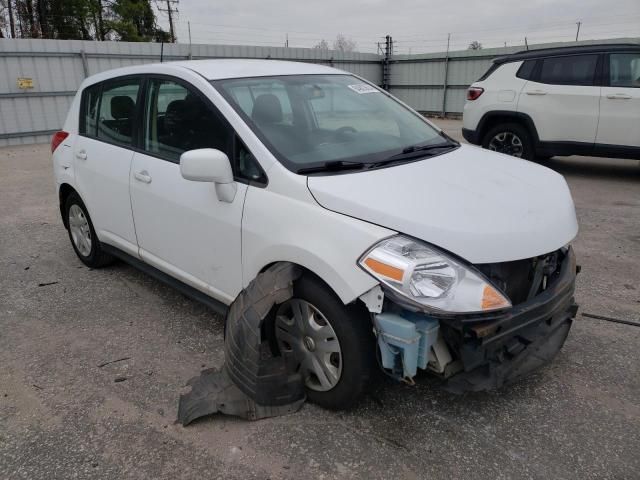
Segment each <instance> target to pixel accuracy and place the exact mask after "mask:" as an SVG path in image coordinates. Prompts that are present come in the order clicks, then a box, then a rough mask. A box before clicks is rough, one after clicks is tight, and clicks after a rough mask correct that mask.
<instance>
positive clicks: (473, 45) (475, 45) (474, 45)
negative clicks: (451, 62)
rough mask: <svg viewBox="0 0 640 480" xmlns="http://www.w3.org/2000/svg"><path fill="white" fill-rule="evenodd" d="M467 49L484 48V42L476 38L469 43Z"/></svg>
mask: <svg viewBox="0 0 640 480" xmlns="http://www.w3.org/2000/svg"><path fill="white" fill-rule="evenodd" d="M467 50H482V44H481V43H480V42H479V41H477V40H474V41H473V42H471V43H470V44H469V47H468V48H467Z"/></svg>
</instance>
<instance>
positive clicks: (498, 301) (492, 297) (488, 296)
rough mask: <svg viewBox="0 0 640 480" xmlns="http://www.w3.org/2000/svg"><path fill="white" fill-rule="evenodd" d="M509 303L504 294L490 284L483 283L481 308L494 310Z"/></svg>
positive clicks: (507, 305)
mask: <svg viewBox="0 0 640 480" xmlns="http://www.w3.org/2000/svg"><path fill="white" fill-rule="evenodd" d="M509 306H510V304H509V302H507V300H506V299H505V298H504V296H503V295H502V294H501V293H500V292H498V291H497V290H496V289H495V288H493V287H492V286H491V285H485V286H484V289H483V291H482V303H481V307H482V310H495V309H496V308H504V307H509Z"/></svg>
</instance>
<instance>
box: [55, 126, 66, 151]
mask: <svg viewBox="0 0 640 480" xmlns="http://www.w3.org/2000/svg"><path fill="white" fill-rule="evenodd" d="M68 136H69V132H65V131H63V130H61V131H59V132H56V133H54V134H53V137H51V153H53V152H55V151H56V148H58V147H59V146H60V144H61V143H62V142H63V141H64V139H65V138H67V137H68Z"/></svg>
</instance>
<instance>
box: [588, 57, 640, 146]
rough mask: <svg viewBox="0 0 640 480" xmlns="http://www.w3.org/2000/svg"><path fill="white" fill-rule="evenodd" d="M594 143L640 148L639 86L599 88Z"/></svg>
mask: <svg viewBox="0 0 640 480" xmlns="http://www.w3.org/2000/svg"><path fill="white" fill-rule="evenodd" d="M639 56H640V55H639ZM596 143H605V144H609V145H625V146H629V147H640V86H638V87H626V88H625V87H601V95H600V121H599V123H598V134H597V136H596Z"/></svg>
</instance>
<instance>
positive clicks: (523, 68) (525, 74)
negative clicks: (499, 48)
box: [516, 60, 537, 80]
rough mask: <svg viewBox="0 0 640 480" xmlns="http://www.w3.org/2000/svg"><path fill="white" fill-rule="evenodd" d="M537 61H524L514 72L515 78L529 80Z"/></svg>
mask: <svg viewBox="0 0 640 480" xmlns="http://www.w3.org/2000/svg"><path fill="white" fill-rule="evenodd" d="M536 62H537V60H526V61H524V62H523V63H522V65H520V68H519V69H518V71H517V72H516V77H518V78H522V79H523V80H531V78H532V77H533V71H534V70H535V68H536Z"/></svg>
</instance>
